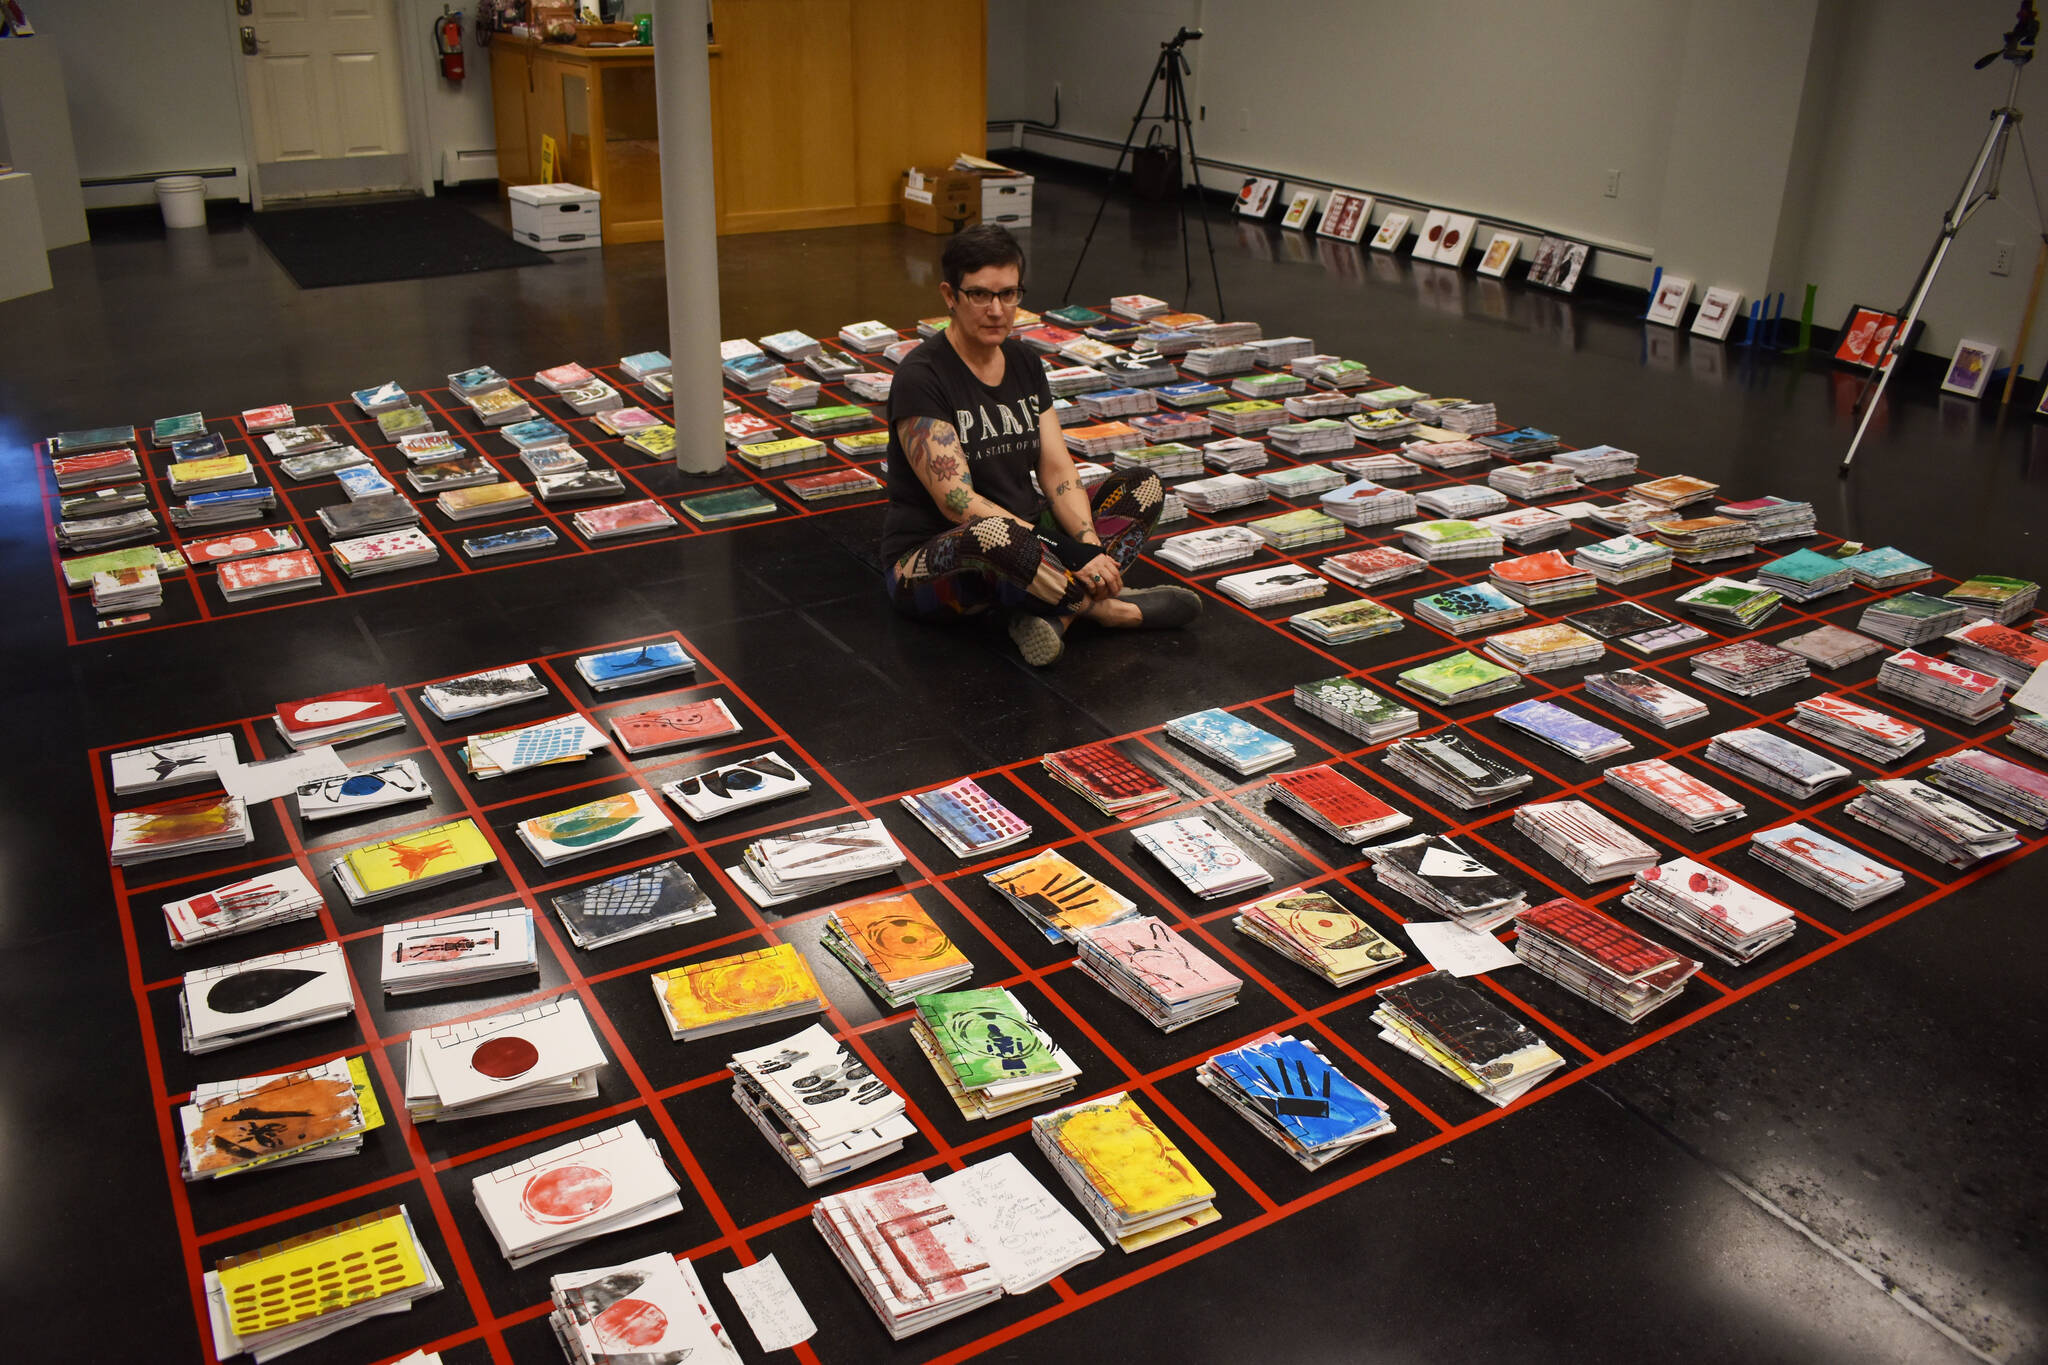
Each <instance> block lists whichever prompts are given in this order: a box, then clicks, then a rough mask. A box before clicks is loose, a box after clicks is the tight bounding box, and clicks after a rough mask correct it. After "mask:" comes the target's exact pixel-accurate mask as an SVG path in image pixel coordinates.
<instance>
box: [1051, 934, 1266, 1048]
mask: <svg viewBox="0 0 2048 1365" xmlns="http://www.w3.org/2000/svg"><path fill="white" fill-rule="evenodd" d="M1074 946H1075V947H1076V948H1077V949H1078V950H1079V957H1078V958H1077V959H1076V964H1075V965H1076V966H1078V967H1079V968H1080V970H1081V973H1082V974H1083V975H1084V976H1088V977H1090V978H1092V979H1094V980H1095V981H1096V982H1098V983H1099V984H1101V985H1102V986H1104V987H1105V988H1107V989H1108V990H1109V992H1110V994H1112V995H1114V996H1116V997H1117V998H1118V999H1120V1000H1122V1001H1123V1002H1124V1003H1125V1004H1127V1005H1129V1006H1130V1007H1131V1008H1132V1009H1135V1010H1137V1011H1138V1013H1140V1014H1142V1015H1144V1016H1145V1018H1146V1020H1147V1021H1149V1022H1150V1023H1151V1024H1152V1026H1153V1027H1155V1028H1157V1029H1158V1030H1159V1031H1160V1032H1162V1033H1172V1032H1174V1031H1176V1030H1178V1029H1183V1028H1186V1027H1187V1026H1188V1025H1189V1024H1192V1023H1194V1022H1195V1021H1196V1020H1198V1019H1206V1018H1208V1017H1209V1016H1210V1015H1212V1014H1216V1013H1218V1012H1220V1011H1222V1010H1226V1009H1229V1008H1230V1007H1231V1006H1232V1005H1235V1004H1236V1003H1237V993H1238V991H1239V990H1240V989H1242V988H1243V986H1244V982H1243V980H1242V979H1240V978H1239V977H1237V976H1236V975H1234V974H1232V973H1231V972H1229V971H1227V970H1225V968H1224V967H1223V966H1222V964H1220V963H1218V962H1217V961H1216V959H1214V958H1212V957H1210V956H1209V955H1208V954H1207V953H1205V952H1203V951H1202V950H1201V949H1200V948H1198V947H1197V946H1195V944H1193V943H1192V942H1190V941H1189V940H1188V939H1187V938H1186V937H1185V936H1184V935H1182V934H1181V933H1180V932H1179V931H1178V930H1176V929H1175V928H1174V927H1173V926H1172V925H1170V924H1167V923H1166V922H1164V921H1163V920H1160V919H1158V918H1156V917H1155V916H1152V915H1143V916H1140V917H1138V918H1136V919H1128V920H1124V921H1121V922H1120V923H1117V924H1108V925H1104V926H1102V927H1101V928H1097V929H1091V930H1089V931H1088V932H1087V933H1085V934H1082V935H1080V936H1079V937H1078V938H1076V940H1075V944H1074Z"/></svg>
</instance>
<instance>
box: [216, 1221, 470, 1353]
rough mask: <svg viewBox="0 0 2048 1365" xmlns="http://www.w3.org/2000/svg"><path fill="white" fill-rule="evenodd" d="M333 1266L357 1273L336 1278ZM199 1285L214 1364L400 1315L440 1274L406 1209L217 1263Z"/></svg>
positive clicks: (436, 1284) (432, 1289)
mask: <svg viewBox="0 0 2048 1365" xmlns="http://www.w3.org/2000/svg"><path fill="white" fill-rule="evenodd" d="M337 1264H339V1265H345V1266H346V1265H360V1266H362V1267H363V1269H362V1270H361V1272H359V1273H355V1274H348V1275H340V1274H337V1273H336V1271H335V1269H334V1267H335V1266H336V1265H337ZM205 1284H206V1316H207V1321H208V1325H209V1326H210V1328H211V1329H212V1334H213V1342H212V1346H213V1354H214V1358H215V1359H217V1360H226V1359H227V1358H228V1357H230V1356H235V1355H241V1354H242V1353H244V1352H248V1353H250V1354H252V1355H254V1356H255V1358H256V1359H257V1360H259V1361H269V1360H275V1359H277V1358H278V1357H279V1356H281V1355H283V1354H284V1353H285V1352H287V1351H290V1350H293V1349H295V1348H297V1347H300V1346H304V1345H306V1344H307V1343H308V1342H313V1341H318V1340H320V1339H321V1338H323V1337H326V1336H331V1335H332V1334H334V1333H336V1332H339V1331H341V1330H342V1329H344V1328H346V1327H350V1326H353V1325H354V1324H356V1323H358V1322H361V1321H363V1320H365V1319H366V1318H374V1317H381V1316H383V1315H385V1314H387V1313H403V1312H405V1311H407V1310H408V1309H410V1308H411V1307H412V1306H413V1304H414V1303H415V1302H417V1301H418V1300H420V1299H423V1298H426V1297H427V1296H428V1295H429V1294H434V1293H438V1292H439V1291H440V1289H441V1277H440V1276H439V1275H438V1274H436V1273H435V1271H434V1266H433V1263H432V1262H431V1261H429V1260H428V1259H427V1250H426V1247H425V1245H424V1244H422V1243H421V1241H420V1238H419V1233H418V1232H416V1231H414V1229H413V1225H412V1216H411V1214H410V1213H409V1212H408V1210H407V1209H406V1206H405V1205H403V1204H394V1205H391V1206H390V1207H388V1208H382V1209H378V1210H377V1211H375V1212H374V1213H367V1214H364V1215H362V1216H361V1217H357V1218H350V1219H347V1220H345V1221H343V1222H339V1223H334V1224H331V1225H329V1226H327V1227H323V1228H319V1229H316V1230H314V1231H312V1232H305V1233H301V1234H299V1235H298V1236H296V1237H292V1238H289V1239H288V1240H285V1241H282V1242H275V1243H272V1244H271V1245H269V1246H265V1247H259V1248H258V1249H257V1250H255V1251H247V1252H243V1253H242V1254H240V1255H238V1256H228V1257H225V1258H223V1259H222V1260H220V1261H218V1262H216V1263H215V1265H214V1268H213V1269H212V1270H209V1271H207V1272H206V1279H205ZM288 1290H289V1291H292V1292H286V1291H288Z"/></svg>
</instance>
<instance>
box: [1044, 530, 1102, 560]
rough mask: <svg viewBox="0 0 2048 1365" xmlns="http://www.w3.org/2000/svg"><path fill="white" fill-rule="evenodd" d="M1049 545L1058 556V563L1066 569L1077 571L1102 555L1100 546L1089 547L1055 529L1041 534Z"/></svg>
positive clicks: (1085, 543)
mask: <svg viewBox="0 0 2048 1365" xmlns="http://www.w3.org/2000/svg"><path fill="white" fill-rule="evenodd" d="M1041 534H1042V535H1043V536H1044V538H1045V539H1046V540H1047V541H1048V542H1050V543H1051V545H1052V552H1053V553H1054V554H1056V555H1058V556H1059V560H1060V563H1062V564H1064V565H1066V566H1067V568H1068V569H1070V570H1072V569H1078V568H1080V567H1081V566H1082V565H1084V564H1086V563H1087V562H1088V561H1089V560H1091V559H1094V558H1095V557H1096V556H1097V555H1099V554H1101V553H1102V547H1101V546H1100V545H1090V544H1089V543H1088V542H1087V541H1085V540H1083V539H1081V538H1080V537H1079V536H1070V535H1068V534H1067V533H1066V532H1065V531H1062V530H1059V529H1057V528H1055V529H1053V530H1051V531H1047V532H1042V533H1041Z"/></svg>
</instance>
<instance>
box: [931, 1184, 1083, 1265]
mask: <svg viewBox="0 0 2048 1365" xmlns="http://www.w3.org/2000/svg"><path fill="white" fill-rule="evenodd" d="M932 1188H933V1189H934V1190H936V1191H937V1192H938V1194H939V1196H940V1197H941V1198H943V1199H944V1200H945V1201H946V1203H947V1206H948V1207H949V1209H950V1210H951V1211H952V1214H953V1216H954V1217H955V1218H956V1219H958V1220H959V1221H961V1222H963V1223H965V1224H967V1226H968V1228H969V1229H970V1231H971V1232H972V1234H973V1236H974V1239H975V1241H976V1242H977V1243H978V1244H979V1245H980V1246H981V1247H982V1249H983V1250H984V1252H985V1253H986V1254H987V1256H988V1259H989V1264H990V1265H991V1266H993V1267H994V1268H995V1271H996V1273H997V1274H998V1275H1000V1276H1001V1277H1002V1281H1003V1289H1004V1291H1005V1292H1006V1293H1010V1294H1028V1293H1030V1292H1032V1291H1033V1290H1035V1289H1038V1288H1040V1287H1042V1286H1043V1285H1045V1284H1046V1283H1047V1282H1048V1281H1050V1280H1052V1279H1053V1278H1055V1277H1056V1276H1058V1275H1061V1274H1063V1273H1065V1272H1066V1271H1068V1270H1071V1269H1073V1268H1074V1267H1075V1266H1077V1265H1080V1264H1081V1263H1082V1262H1084V1261H1090V1260H1093V1259H1094V1258H1095V1257H1097V1256H1100V1255H1101V1254H1102V1244H1101V1243H1099V1242H1097V1241H1096V1240H1095V1238H1094V1237H1093V1236H1092V1235H1091V1234H1090V1233H1089V1232H1088V1229H1087V1228H1085V1227H1083V1226H1082V1225H1081V1221H1080V1220H1079V1219H1077V1218H1075V1217H1074V1216H1073V1215H1072V1214H1071V1213H1068V1212H1067V1210H1066V1207H1065V1206H1064V1205H1063V1204H1061V1203H1060V1202H1059V1201H1058V1200H1057V1199H1055V1198H1053V1196H1052V1192H1051V1191H1050V1190H1048V1189H1046V1188H1045V1186H1044V1185H1042V1184H1040V1183H1039V1182H1038V1180H1037V1178H1036V1177H1034V1176H1033V1175H1032V1174H1031V1173H1030V1172H1029V1171H1027V1170H1026V1169H1025V1168H1024V1164H1023V1163H1022V1162H1021V1161H1019V1160H1018V1159H1017V1157H1016V1154H1015V1153H1012V1152H1004V1153H1001V1154H1000V1155H998V1156H995V1157H991V1158H990V1159H989V1160H987V1161H981V1162H976V1163H974V1164H973V1165H970V1166H968V1167H966V1168H965V1169H963V1170H959V1171H955V1172H953V1174H951V1175H948V1176H943V1177H941V1178H940V1179H938V1180H935V1181H933V1182H932Z"/></svg>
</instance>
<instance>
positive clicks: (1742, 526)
mask: <svg viewBox="0 0 2048 1365" xmlns="http://www.w3.org/2000/svg"><path fill="white" fill-rule="evenodd" d="M1647 529H1648V530H1649V533H1650V535H1651V537H1652V538H1654V539H1655V540H1656V541H1657V543H1658V544H1660V545H1662V546H1664V547H1665V548H1666V549H1668V550H1670V551H1671V557H1672V558H1673V559H1675V560H1677V561H1678V562H1679V563H1680V564H1706V563H1709V562H1710V561H1713V560H1717V559H1744V558H1747V557H1748V556H1749V555H1751V554H1753V553H1755V551H1756V531H1755V529H1754V528H1753V527H1751V526H1750V524H1749V523H1748V522H1746V521H1742V520H1740V519H1739V518H1736V517H1681V518H1676V519H1659V520H1657V521H1653V522H1651V523H1650V524H1649V526H1648V528H1647Z"/></svg>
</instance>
